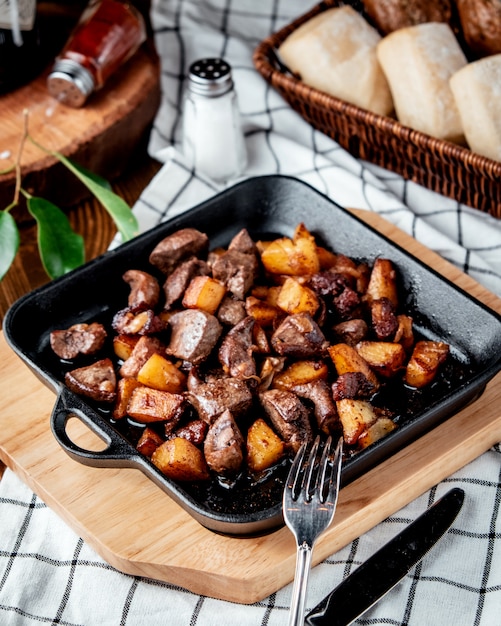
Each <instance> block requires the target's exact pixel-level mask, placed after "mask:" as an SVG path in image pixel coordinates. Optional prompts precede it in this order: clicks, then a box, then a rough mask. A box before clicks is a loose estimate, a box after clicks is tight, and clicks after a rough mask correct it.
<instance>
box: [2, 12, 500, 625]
mask: <svg viewBox="0 0 501 626" xmlns="http://www.w3.org/2000/svg"><path fill="white" fill-rule="evenodd" d="M312 4H313V3H311V2H310V3H308V2H304V0H303V1H301V0H210V1H209V0H156V1H154V2H153V6H152V21H153V27H154V31H155V37H156V43H157V47H158V50H159V53H160V55H161V59H162V92H163V98H162V105H161V109H160V110H159V112H158V115H157V118H156V120H155V124H154V128H153V130H152V133H151V140H150V146H149V149H150V153H151V154H152V155H153V156H154V157H156V158H158V159H159V160H160V161H162V162H164V163H165V165H164V166H163V167H162V169H161V170H160V172H159V174H158V175H157V176H156V177H155V179H154V180H153V181H152V182H151V184H150V185H149V186H148V187H147V188H146V189H145V190H144V193H143V194H142V196H141V198H140V199H139V201H138V202H137V204H136V206H135V211H136V214H137V216H138V218H139V220H140V223H141V226H142V228H143V229H146V228H150V227H152V226H154V225H155V224H157V223H158V222H159V221H162V220H165V219H169V218H170V217H172V216H174V215H176V214H178V213H179V212H181V211H183V210H185V209H187V208H189V207H191V206H193V205H194V204H197V203H198V202H200V201H202V200H204V199H206V198H208V197H210V196H212V195H213V194H215V193H216V192H218V191H219V190H221V189H222V187H221V186H218V185H215V184H214V183H212V182H211V181H209V180H207V179H205V178H204V177H203V175H201V173H199V172H193V171H192V170H191V169H190V167H189V166H187V164H186V163H185V162H184V158H183V156H182V154H181V153H180V150H179V148H180V128H181V124H180V120H181V115H182V107H181V101H182V100H181V97H182V92H183V88H184V78H185V76H186V72H187V68H188V67H189V65H190V63H191V62H192V61H194V60H196V59H198V58H202V57H209V56H217V57H219V56H220V57H224V58H225V59H227V60H228V61H229V63H230V64H231V66H232V68H233V76H234V80H235V84H236V90H237V94H238V98H239V103H240V109H241V113H242V118H243V123H244V130H245V138H246V145H247V151H248V155H249V163H248V167H247V169H246V171H245V172H244V176H245V177H248V176H255V175H261V174H275V173H280V174H286V175H290V176H295V177H297V178H299V179H301V180H304V181H306V182H308V183H310V184H311V185H312V186H314V187H316V188H317V189H319V190H320V191H321V192H323V193H325V194H326V195H328V196H329V197H330V198H332V199H333V200H335V201H336V202H338V203H339V204H341V205H344V206H349V207H357V208H365V209H367V210H370V211H376V212H378V213H379V214H381V215H383V216H384V217H385V218H386V219H388V220H389V221H391V222H393V223H394V224H396V225H397V226H399V227H400V228H401V229H402V230H404V231H406V232H408V233H409V234H411V235H413V236H414V237H416V239H418V240H419V241H420V242H422V243H423V244H425V245H426V246H428V247H429V248H431V249H433V250H435V251H436V252H438V253H439V254H441V255H442V256H444V257H445V258H446V259H447V260H449V261H451V262H452V263H454V264H455V265H457V266H458V267H459V268H461V269H462V270H463V271H465V272H466V273H468V274H470V275H471V276H472V277H473V278H475V279H476V280H477V281H479V282H480V283H482V284H483V285H484V286H485V287H487V288H488V289H490V290H491V291H493V292H495V293H497V294H498V295H501V222H498V221H497V220H495V219H493V218H491V217H490V216H488V215H485V214H482V213H480V212H478V211H476V210H474V209H470V208H468V207H465V206H461V205H458V204H457V203H456V202H454V201H452V200H449V199H446V198H444V197H442V196H439V195H437V194H435V193H432V192H430V191H428V190H426V189H423V188H421V187H418V186H416V185H414V184H412V183H409V182H405V181H404V180H402V179H401V178H400V177H398V176H396V175H394V174H392V173H390V172H387V171H384V170H381V169H379V168H376V167H374V166H372V165H369V164H367V163H363V162H360V161H358V160H356V159H354V158H353V157H352V156H351V155H349V154H348V153H347V152H345V151H344V150H343V149H341V148H340V147H339V146H338V145H337V144H336V143H334V142H333V141H332V140H330V139H329V138H327V137H326V136H324V135H322V134H320V133H318V132H316V131H314V130H313V129H312V128H311V127H310V126H309V125H308V124H306V123H305V122H304V121H303V120H302V119H301V118H300V117H299V116H298V115H297V114H296V113H294V112H293V111H291V110H290V108H289V107H288V105H287V104H286V103H285V102H284V101H283V100H282V99H281V98H280V96H278V94H277V93H275V92H274V91H273V90H272V89H271V88H270V87H269V86H268V85H266V83H265V82H264V81H263V79H262V78H261V77H260V76H259V74H258V73H257V72H256V71H255V69H254V67H253V64H252V52H253V50H254V48H255V47H256V45H257V44H258V43H259V41H261V40H262V39H263V38H264V37H266V36H267V35H269V34H271V33H272V32H274V31H276V30H277V29H278V28H279V27H280V26H282V25H284V24H286V23H288V22H290V21H291V20H292V19H294V18H295V17H297V16H298V15H300V14H301V13H303V12H305V10H306V9H308V8H309V7H310V6H312ZM229 184H232V183H231V182H230V183H229ZM0 427H1V423H0ZM452 486H459V487H461V488H463V489H464V491H465V493H466V499H465V504H464V506H463V509H462V511H461V513H460V515H459V516H458V518H457V519H456V521H455V522H454V524H453V526H452V528H451V529H450V531H449V532H448V533H447V535H446V536H445V537H444V538H443V539H442V540H441V541H440V543H439V544H438V545H437V546H435V548H434V549H433V550H432V552H430V553H429V554H428V555H427V556H426V557H425V559H424V560H423V561H422V562H421V563H420V564H419V565H418V566H417V567H415V568H414V569H413V570H412V571H411V572H410V574H409V575H408V576H406V577H405V578H404V580H403V581H402V582H401V583H400V584H399V585H398V586H397V587H396V588H395V589H394V590H393V591H392V592H391V593H390V594H389V595H388V596H387V597H386V598H384V599H383V601H381V602H380V603H379V604H378V605H377V606H376V607H375V608H374V609H372V610H371V611H369V612H368V613H366V614H365V615H364V616H363V617H362V618H361V619H359V620H358V621H357V624H360V625H362V624H363V625H367V626H368V625H371V626H373V625H378V624H380V625H383V624H385V625H391V626H404V625H406V626H448V625H449V624H451V625H454V626H494V625H497V624H501V618H500V608H501V516H500V515H499V508H500V505H501V448H500V446H499V445H497V446H495V447H493V448H492V449H491V450H489V451H488V452H486V453H485V454H483V455H482V456H481V457H479V458H478V459H476V460H475V461H474V462H472V463H471V464H469V465H468V466H466V467H464V468H463V469H461V470H460V471H458V472H457V473H455V474H454V475H453V476H450V477H449V478H448V479H447V480H444V481H443V482H441V483H440V484H438V485H436V486H435V487H434V488H433V489H431V490H430V491H429V492H427V493H425V494H423V495H422V496H421V497H419V498H417V499H416V500H414V501H412V502H411V503H410V504H408V505H407V506H406V507H404V508H403V509H402V510H400V511H397V512H396V513H395V514H394V515H392V516H391V517H390V518H388V519H386V520H385V521H383V522H382V523H380V524H379V525H378V526H376V527H375V528H373V529H372V530H371V531H369V532H367V533H366V534H364V535H363V536H361V537H360V538H358V539H357V540H355V541H354V542H353V543H351V544H350V545H348V546H346V547H345V548H344V549H342V550H340V551H339V552H337V553H336V554H333V555H332V556H331V557H330V558H328V559H326V560H325V561H324V562H323V563H322V564H320V565H318V566H317V567H315V568H314V569H313V571H312V574H311V579H310V587H309V595H308V602H307V608H308V609H309V608H311V607H313V606H314V605H315V604H316V603H317V602H319V601H320V600H321V598H323V597H324V596H325V595H326V593H327V592H328V591H330V590H331V589H332V587H333V586H335V584H337V583H338V582H339V581H340V580H342V579H343V577H345V576H347V575H348V574H349V573H350V572H351V571H353V569H354V568H356V567H357V566H358V565H359V564H360V563H362V562H363V561H364V560H365V559H366V558H367V557H368V556H370V555H371V554H372V553H373V552H375V551H376V550H377V549H378V548H379V547H380V546H381V545H382V544H383V543H385V542H386V541H387V540H389V539H390V538H391V537H392V536H394V535H395V534H396V533H397V532H398V531H399V530H400V529H402V528H403V527H404V526H405V525H407V524H408V523H409V522H410V521H412V520H413V519H415V518H416V517H417V516H418V515H419V514H420V513H421V512H423V511H424V510H425V509H426V508H427V507H428V506H429V505H430V504H431V503H432V502H434V501H435V500H436V499H437V498H438V497H439V496H440V495H442V494H443V493H445V492H446V491H447V490H448V489H449V488H450V487H452ZM290 596H291V586H290V585H288V586H287V587H285V588H283V589H280V590H278V591H277V592H276V593H274V594H272V595H271V596H269V597H268V598H266V599H264V600H263V601H261V602H258V603H256V604H254V605H250V606H247V605H245V606H244V605H238V604H233V603H229V602H224V601H220V600H214V599H211V598H208V597H203V596H198V595H195V594H192V593H190V592H188V591H186V590H184V589H181V588H178V587H176V586H175V585H171V584H164V583H161V582H158V581H152V580H147V579H143V578H140V577H134V576H129V575H125V574H122V573H120V572H117V571H116V570H115V569H113V568H112V567H111V566H110V565H108V564H106V563H105V562H104V561H103V560H102V559H101V558H100V557H99V556H97V555H96V553H95V552H94V551H93V550H92V549H91V548H90V547H89V546H88V545H86V544H85V542H83V541H82V540H81V539H80V538H79V537H78V536H76V535H75V534H74V532H73V531H72V530H71V529H70V528H69V527H68V526H67V525H66V524H65V523H64V522H63V521H61V520H60V519H59V518H58V517H57V516H56V515H55V514H54V513H53V512H52V511H51V510H50V509H49V508H48V507H47V506H46V505H45V504H44V503H43V502H42V501H41V500H40V499H39V498H38V497H37V496H36V495H34V494H33V493H32V492H31V491H30V489H29V488H28V487H26V486H25V485H24V484H23V483H22V482H21V481H20V480H19V479H18V478H17V477H16V476H15V474H14V473H13V472H11V471H10V470H6V472H5V473H4V475H3V477H2V479H1V480H0V624H1V625H2V626H4V625H5V626H14V625H15V626H17V625H20V626H21V625H22V626H25V625H31V624H33V625H34V624H60V625H64V626H94V625H98V626H116V625H121V624H124V625H126V624H127V625H131V626H143V625H145V626H146V625H147V626H157V625H166V626H235V624H239V625H240V626H281V625H283V624H286V623H287V613H288V608H289V602H290Z"/></svg>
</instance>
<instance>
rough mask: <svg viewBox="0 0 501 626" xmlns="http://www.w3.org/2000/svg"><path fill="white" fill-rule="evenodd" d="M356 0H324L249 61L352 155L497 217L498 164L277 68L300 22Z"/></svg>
mask: <svg viewBox="0 0 501 626" xmlns="http://www.w3.org/2000/svg"><path fill="white" fill-rule="evenodd" d="M340 4H352V5H353V7H354V8H356V9H357V10H360V3H359V2H351V3H346V2H345V3H340V2H337V1H336V0H325V1H324V2H322V3H320V4H319V5H317V6H316V7H314V8H313V9H312V10H311V11H309V12H308V13H306V14H304V15H303V16H301V17H300V18H298V19H297V20H295V21H294V22H292V23H291V24H289V25H287V26H286V27H284V28H282V29H281V30H280V31H278V32H277V33H275V34H273V35H271V36H270V37H268V38H267V39H265V40H264V41H262V42H261V43H260V45H259V46H258V47H257V48H256V50H255V51H254V57H253V59H254V65H255V67H256V69H257V70H258V72H259V73H260V74H261V75H262V76H263V77H264V78H265V80H266V81H267V82H268V83H270V84H271V85H272V86H273V87H274V88H275V89H276V90H277V91H278V92H279V93H280V94H281V95H282V96H283V98H284V99H285V100H286V101H287V102H288V103H289V104H290V106H291V107H292V108H293V109H294V110H295V111H297V112H298V113H299V114H300V115H301V116H302V117H303V118H304V119H305V120H306V121H307V122H309V123H310V124H311V125H312V126H313V127H314V128H316V129H318V130H320V131H322V132H323V133H325V134H326V135H328V136H329V137H331V138H332V139H334V140H335V141H337V142H338V143H339V144H340V145H341V146H342V147H343V148H345V149H346V150H348V151H349V152H350V153H351V154H353V155H354V156H356V157H359V158H361V159H364V160H366V161H369V162H371V163H375V164H376V165H379V166H381V167H383V168H386V169H388V170H391V171H392V172H396V173H397V174H400V175H401V176H402V177H403V178H405V179H407V180H412V181H414V182H416V183H419V184H420V185H423V186H425V187H428V188H429V189H432V190H433V191H436V192H438V193H441V194H443V195H444V196H448V197H450V198H453V199H455V200H457V201H458V202H461V203H463V204H466V205H468V206H470V207H473V208H475V209H478V210H480V211H484V212H486V213H490V214H491V215H493V216H494V217H496V218H501V163H499V162H497V161H493V160H492V159H488V158H486V157H483V156H480V155H478V154H475V153H474V152H472V151H471V150H468V149H467V148H464V147H462V146H459V145H457V144H454V143H451V142H448V141H444V140H441V139H435V138H433V137H430V136H429V135H426V134H424V133H422V132H419V131H416V130H412V129H411V128H408V127H406V126H403V125H402V124H400V123H399V122H397V121H395V120H394V119H392V118H390V117H384V116H381V115H377V114H375V113H372V112H370V111H367V110H365V109H361V108H359V107H357V106H355V105H352V104H349V103H348V102H345V101H343V100H339V99H338V98H334V97H332V96H329V95H328V94H326V93H324V92H321V91H319V90H317V89H313V88H311V87H308V86H307V85H305V84H304V83H302V82H301V81H300V80H298V79H296V78H295V77H293V76H291V75H290V74H289V73H285V72H283V71H281V70H280V64H279V62H278V60H277V57H276V54H275V50H276V49H277V48H278V47H279V46H280V44H281V43H282V42H283V41H284V40H285V39H286V38H287V37H288V36H289V35H290V34H291V33H292V32H293V31H294V30H295V29H297V28H298V26H299V25H300V24H302V23H303V22H305V21H307V20H309V19H310V18H312V17H313V16H314V15H317V14H318V13H320V12H321V11H325V10H326V9H328V8H331V7H335V6H339V5H340Z"/></svg>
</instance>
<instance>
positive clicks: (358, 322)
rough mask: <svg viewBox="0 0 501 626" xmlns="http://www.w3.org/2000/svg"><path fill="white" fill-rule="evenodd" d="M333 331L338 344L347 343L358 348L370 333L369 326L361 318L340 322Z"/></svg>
mask: <svg viewBox="0 0 501 626" xmlns="http://www.w3.org/2000/svg"><path fill="white" fill-rule="evenodd" d="M332 330H333V331H334V335H335V336H336V339H337V341H338V342H340V343H347V344H348V345H349V346H356V345H357V343H358V342H359V341H362V339H365V337H366V336H367V333H368V332H369V329H368V327H367V324H366V323H365V321H364V320H363V319H360V318H357V319H352V320H346V321H344V322H339V324H336V325H335V326H334V328H333V329H332Z"/></svg>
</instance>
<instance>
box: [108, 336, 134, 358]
mask: <svg viewBox="0 0 501 626" xmlns="http://www.w3.org/2000/svg"><path fill="white" fill-rule="evenodd" d="M138 340H139V336H138V335H125V334H121V335H116V336H115V337H113V352H114V353H115V354H116V355H117V357H118V358H119V359H122V361H126V360H127V359H128V358H129V357H130V355H131V354H132V350H133V349H134V346H135V345H136V343H137V342H138Z"/></svg>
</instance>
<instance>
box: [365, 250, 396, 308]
mask: <svg viewBox="0 0 501 626" xmlns="http://www.w3.org/2000/svg"><path fill="white" fill-rule="evenodd" d="M366 295H367V298H368V300H369V302H372V301H374V300H381V298H387V299H388V300H389V301H390V302H391V303H392V305H393V306H394V307H395V309H396V308H397V307H398V289H397V272H396V270H395V267H394V265H393V263H392V262H391V261H390V260H389V259H376V260H375V261H374V265H373V267H372V272H371V276H370V279H369V284H368V286H367V291H366Z"/></svg>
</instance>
